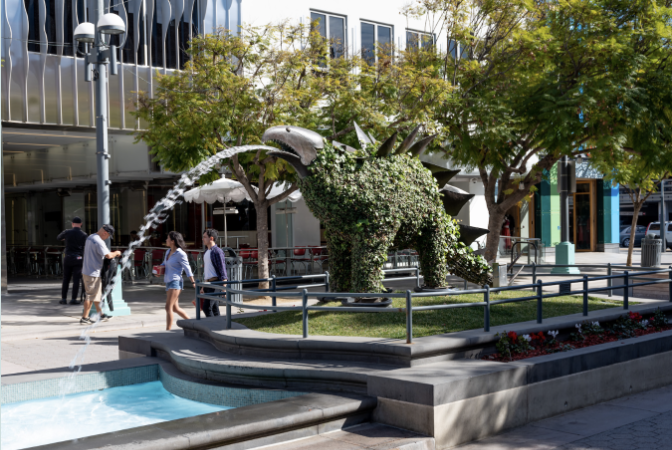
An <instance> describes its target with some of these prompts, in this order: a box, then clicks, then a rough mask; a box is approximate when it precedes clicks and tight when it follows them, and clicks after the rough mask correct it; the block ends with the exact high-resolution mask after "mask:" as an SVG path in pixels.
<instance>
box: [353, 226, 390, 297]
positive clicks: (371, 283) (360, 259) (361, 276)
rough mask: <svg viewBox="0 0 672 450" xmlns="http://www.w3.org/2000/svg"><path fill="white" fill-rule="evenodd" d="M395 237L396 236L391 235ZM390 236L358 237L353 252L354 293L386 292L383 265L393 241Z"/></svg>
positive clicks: (361, 235) (362, 235)
mask: <svg viewBox="0 0 672 450" xmlns="http://www.w3.org/2000/svg"><path fill="white" fill-rule="evenodd" d="M391 236H392V237H393V236H394V234H391ZM391 236H390V235H388V234H385V235H383V236H382V237H379V236H370V235H364V234H360V235H358V236H357V237H356V241H355V246H354V248H353V251H352V288H353V289H354V292H362V293H366V292H384V291H385V288H384V287H383V283H382V280H383V264H385V261H386V260H387V249H388V248H389V247H390V243H391V241H392V239H391Z"/></svg>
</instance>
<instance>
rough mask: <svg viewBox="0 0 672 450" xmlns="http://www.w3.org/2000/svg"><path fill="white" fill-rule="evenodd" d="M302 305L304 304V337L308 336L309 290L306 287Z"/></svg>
mask: <svg viewBox="0 0 672 450" xmlns="http://www.w3.org/2000/svg"><path fill="white" fill-rule="evenodd" d="M302 295H303V297H302V298H301V305H302V306H303V337H304V338H307V337H308V310H307V309H306V308H307V307H308V290H307V289H304V290H303V292H302Z"/></svg>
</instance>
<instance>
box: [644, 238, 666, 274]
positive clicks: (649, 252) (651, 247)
mask: <svg viewBox="0 0 672 450" xmlns="http://www.w3.org/2000/svg"><path fill="white" fill-rule="evenodd" d="M657 237H658V236H656V238H657ZM656 238H652V237H648V236H647V237H645V238H644V239H642V262H641V266H642V267H660V255H661V254H662V248H663V240H662V239H656Z"/></svg>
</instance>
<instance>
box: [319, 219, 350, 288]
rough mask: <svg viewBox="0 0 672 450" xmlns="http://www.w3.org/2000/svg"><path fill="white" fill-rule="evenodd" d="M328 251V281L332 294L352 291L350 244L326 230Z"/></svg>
mask: <svg viewBox="0 0 672 450" xmlns="http://www.w3.org/2000/svg"><path fill="white" fill-rule="evenodd" d="M325 236H326V238H327V250H328V251H329V280H330V283H331V290H332V291H333V292H351V291H352V284H351V280H352V243H351V242H350V241H349V240H345V239H343V238H342V237H340V236H339V235H338V234H336V233H331V232H330V230H329V229H327V230H326V232H325Z"/></svg>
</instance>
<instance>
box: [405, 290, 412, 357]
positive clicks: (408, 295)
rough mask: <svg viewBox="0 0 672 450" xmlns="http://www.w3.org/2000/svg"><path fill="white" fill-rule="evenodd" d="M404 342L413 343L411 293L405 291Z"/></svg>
mask: <svg viewBox="0 0 672 450" xmlns="http://www.w3.org/2000/svg"><path fill="white" fill-rule="evenodd" d="M406 343H407V344H412V343H413V294H411V291H410V290H409V291H406Z"/></svg>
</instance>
